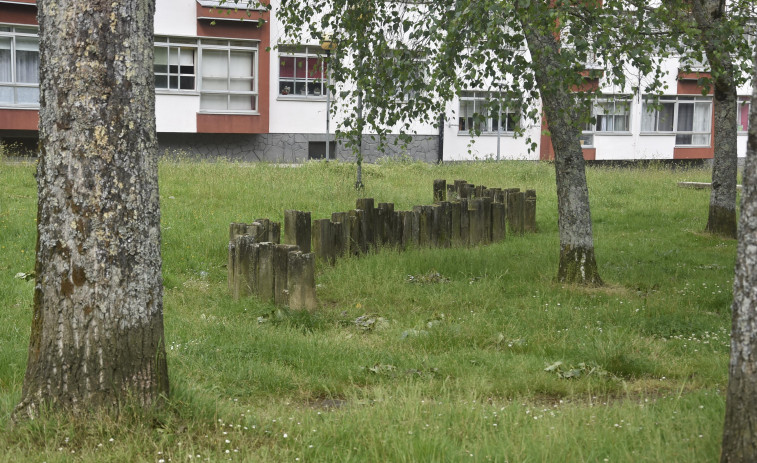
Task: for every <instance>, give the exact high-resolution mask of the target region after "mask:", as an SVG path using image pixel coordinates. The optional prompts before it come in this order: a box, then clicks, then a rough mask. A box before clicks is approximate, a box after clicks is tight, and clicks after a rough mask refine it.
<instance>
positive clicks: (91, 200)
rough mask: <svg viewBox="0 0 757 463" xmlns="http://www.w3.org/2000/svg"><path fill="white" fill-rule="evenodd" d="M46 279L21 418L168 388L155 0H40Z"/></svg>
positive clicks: (40, 281)
mask: <svg viewBox="0 0 757 463" xmlns="http://www.w3.org/2000/svg"><path fill="white" fill-rule="evenodd" d="M38 8H39V23H40V71H41V83H40V141H41V153H40V161H39V167H38V172H37V182H38V194H39V199H38V201H39V202H38V220H37V222H38V223H37V232H38V236H37V260H36V273H37V277H36V278H37V280H36V285H35V289H34V315H33V320H32V329H31V342H30V345H29V357H28V364H27V370H26V376H25V378H24V385H23V392H22V398H21V403H20V404H19V405H18V406H17V408H16V411H15V413H14V418H15V419H23V418H26V417H33V416H35V415H37V414H38V413H39V412H40V409H41V407H43V406H48V405H49V406H52V407H55V408H63V409H67V410H70V411H73V412H82V411H86V410H89V409H96V408H108V409H111V408H117V407H118V406H119V404H120V403H121V401H122V400H128V401H136V402H137V403H139V404H142V405H144V406H151V405H155V404H156V403H158V402H159V399H160V397H161V395H162V394H167V393H168V376H167V369H166V355H165V347H164V340H163V303H162V298H163V292H162V277H161V257H160V211H159V202H158V178H157V164H156V158H155V152H156V137H155V93H154V90H153V87H154V84H153V74H152V62H153V15H154V11H155V5H154V0H128V1H127V0H123V1H118V2H112V1H110V0H108V1H104V0H58V1H53V0H50V1H48V0H40V1H39V2H38Z"/></svg>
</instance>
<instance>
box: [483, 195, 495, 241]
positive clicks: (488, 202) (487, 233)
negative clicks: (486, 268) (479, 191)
mask: <svg viewBox="0 0 757 463" xmlns="http://www.w3.org/2000/svg"><path fill="white" fill-rule="evenodd" d="M484 195H488V193H487V192H486V191H484ZM481 206H482V207H483V210H482V219H481V220H483V226H482V227H481V230H482V232H483V235H482V242H483V243H484V244H489V243H491V242H492V198H490V197H489V196H484V197H483V198H481Z"/></svg>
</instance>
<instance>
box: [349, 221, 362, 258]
mask: <svg viewBox="0 0 757 463" xmlns="http://www.w3.org/2000/svg"><path fill="white" fill-rule="evenodd" d="M349 215H350V250H351V251H352V254H353V255H355V256H356V255H359V254H361V253H365V251H366V245H365V235H363V221H364V215H365V212H364V211H363V210H362V209H352V210H351V211H349Z"/></svg>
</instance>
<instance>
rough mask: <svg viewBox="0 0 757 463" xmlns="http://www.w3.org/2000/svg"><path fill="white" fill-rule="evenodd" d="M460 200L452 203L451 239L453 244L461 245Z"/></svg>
mask: <svg viewBox="0 0 757 463" xmlns="http://www.w3.org/2000/svg"><path fill="white" fill-rule="evenodd" d="M460 206H461V205H460V201H454V202H452V203H450V230H451V231H450V241H451V243H452V246H460V245H461V244H462V239H461V237H460Z"/></svg>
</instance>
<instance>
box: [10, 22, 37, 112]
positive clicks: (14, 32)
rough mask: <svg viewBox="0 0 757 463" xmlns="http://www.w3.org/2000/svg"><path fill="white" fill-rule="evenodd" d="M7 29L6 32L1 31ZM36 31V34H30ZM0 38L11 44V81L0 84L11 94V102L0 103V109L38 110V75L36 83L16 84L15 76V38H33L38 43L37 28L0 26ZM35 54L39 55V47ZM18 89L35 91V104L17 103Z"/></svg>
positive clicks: (11, 25)
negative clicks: (7, 39) (8, 89)
mask: <svg viewBox="0 0 757 463" xmlns="http://www.w3.org/2000/svg"><path fill="white" fill-rule="evenodd" d="M3 29H7V30H3ZM32 30H36V31H37V32H32ZM0 38H9V39H10V44H11V48H10V51H11V55H10V65H11V69H10V75H11V80H10V81H9V82H0V86H1V87H6V88H10V89H11V90H12V92H13V101H12V102H10V103H8V102H0V107H3V108H14V109H20V108H22V109H26V108H29V109H38V108H39V74H38V79H37V80H38V81H37V83H28V82H18V81H17V78H18V77H17V76H16V39H17V38H34V39H37V40H38V41H39V28H38V27H36V26H29V25H14V24H0ZM38 43H39V42H38ZM37 53H38V54H39V46H38V47H37ZM19 89H37V102H36V103H19V102H18V90H19Z"/></svg>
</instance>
